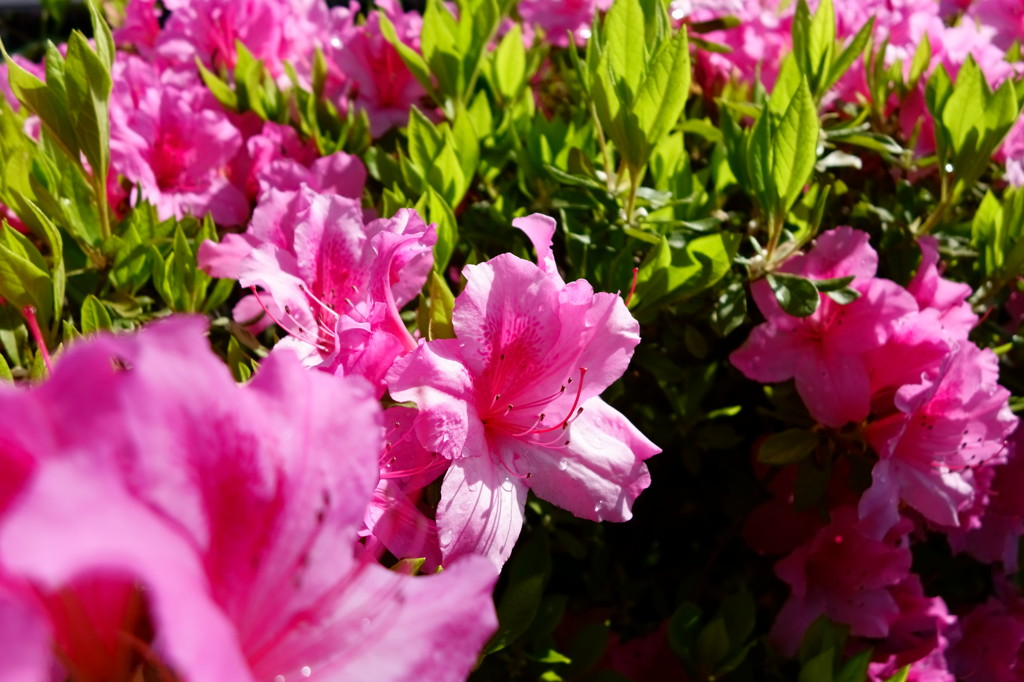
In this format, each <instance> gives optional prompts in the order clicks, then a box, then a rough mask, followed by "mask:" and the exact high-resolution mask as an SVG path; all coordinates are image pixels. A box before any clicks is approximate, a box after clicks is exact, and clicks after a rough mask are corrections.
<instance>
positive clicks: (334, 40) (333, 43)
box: [331, 36, 341, 49]
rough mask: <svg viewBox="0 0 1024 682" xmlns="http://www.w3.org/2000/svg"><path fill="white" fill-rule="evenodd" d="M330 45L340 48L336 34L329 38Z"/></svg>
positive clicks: (339, 41)
mask: <svg viewBox="0 0 1024 682" xmlns="http://www.w3.org/2000/svg"><path fill="white" fill-rule="evenodd" d="M331 47H333V48H336V49H341V38H339V37H337V36H335V37H333V38H331Z"/></svg>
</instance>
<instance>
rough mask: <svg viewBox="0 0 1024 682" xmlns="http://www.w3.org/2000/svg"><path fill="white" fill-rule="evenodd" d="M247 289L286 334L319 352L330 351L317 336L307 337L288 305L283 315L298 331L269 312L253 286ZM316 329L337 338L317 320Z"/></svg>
mask: <svg viewBox="0 0 1024 682" xmlns="http://www.w3.org/2000/svg"><path fill="white" fill-rule="evenodd" d="M249 289H250V290H251V291H252V293H253V296H255V297H256V302H257V303H259V304H260V307H261V308H263V312H265V313H266V314H267V317H269V318H270V319H271V320H273V321H274V324H276V325H277V326H278V327H280V328H281V329H283V330H285V331H286V332H287V333H288V334H290V335H292V336H294V337H295V338H297V339H298V340H299V341H302V342H303V343H308V344H309V345H311V346H313V347H314V348H316V349H317V350H319V351H320V352H321V353H330V352H332V349H331V348H330V347H329V346H327V345H326V344H323V343H321V342H320V339H319V338H317V339H316V340H310V339H309V337H308V336H307V335H306V328H305V327H303V326H302V324H301V323H299V321H298V320H297V319H295V316H294V315H292V314H291V310H290V309H289V308H288V306H285V309H284V312H285V315H287V319H288V320H290V321H291V322H292V323H294V324H295V326H296V327H298V329H299V331H298V332H296V331H295V330H294V329H292V328H289V326H288V325H286V324H285V323H284V322H282V321H281V320H280V319H278V317H277V316H276V315H274V314H273V313H272V312H270V308H268V307H267V305H266V304H265V303H264V302H263V298H261V297H260V292H259V291H258V290H257V289H256V287H255V286H251V287H249ZM317 329H319V330H322V331H327V332H328V333H329V334H330V335H331V336H333V337H334V338H337V335H336V334H334V332H333V331H331V330H329V329H328V328H327V327H326V326H325V325H321V324H320V323H319V322H318V323H317Z"/></svg>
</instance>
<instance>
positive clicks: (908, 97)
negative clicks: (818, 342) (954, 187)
mask: <svg viewBox="0 0 1024 682" xmlns="http://www.w3.org/2000/svg"><path fill="white" fill-rule="evenodd" d="M809 5H810V8H811V10H812V11H813V10H814V9H815V7H816V6H817V2H810V3H809ZM947 5H948V6H947ZM672 6H673V8H674V11H673V14H672V16H673V18H674V19H676V20H679V21H686V22H689V23H700V22H706V21H710V20H713V19H717V18H722V17H724V16H730V15H731V16H733V17H735V18H736V19H738V20H739V25H738V26H736V27H733V28H728V29H720V30H715V31H711V32H709V33H707V34H704V35H703V36H702V37H703V38H705V39H707V40H710V41H712V42H715V43H719V44H721V45H723V46H725V47H726V48H728V49H727V51H725V52H705V51H700V52H698V53H697V62H696V64H695V78H696V79H697V80H698V82H699V83H700V84H701V86H702V87H703V88H704V89H705V90H706V91H709V92H718V91H720V90H721V88H722V85H723V84H724V83H725V82H726V81H728V80H729V79H736V80H739V81H741V82H745V83H749V84H753V83H754V82H755V81H760V82H761V83H762V84H763V85H764V86H765V87H766V88H768V89H771V87H772V84H773V83H774V82H775V79H776V77H777V75H778V72H779V68H780V66H781V64H782V60H783V59H784V58H785V56H786V55H787V54H788V53H789V52H790V51H791V50H792V47H793V45H792V31H793V12H794V8H795V3H792V2H778V1H776V0H734V1H732V2H729V3H706V2H690V1H686V2H683V1H677V2H674V3H673V5H672ZM834 9H835V14H836V37H837V39H838V40H840V41H848V40H850V39H851V38H853V36H854V35H855V34H856V33H857V32H858V31H860V29H861V28H862V27H863V26H865V25H866V24H867V22H868V21H869V20H872V19H873V20H874V28H873V30H872V38H873V41H874V46H875V49H879V47H880V46H882V45H883V44H884V47H885V50H884V53H883V54H880V55H879V59H881V60H883V61H884V62H885V64H886V66H888V65H891V64H893V63H895V62H897V61H899V62H900V63H901V64H902V65H903V71H904V77H908V76H909V74H910V67H911V63H912V61H913V58H914V55H915V53H916V51H917V50H918V48H919V47H920V45H921V44H922V42H924V41H925V40H927V41H928V44H929V46H930V61H929V63H928V65H927V67H926V68H925V70H924V73H923V77H922V78H921V79H920V80H919V81H918V82H917V83H913V84H911V86H912V89H911V91H910V92H909V93H907V94H905V95H904V97H903V98H902V99H901V100H899V101H897V100H896V99H895V98H893V100H892V101H890V102H885V103H881V105H882V106H884V107H885V108H886V110H887V111H888V112H896V113H895V115H896V116H897V118H898V120H899V123H900V129H901V130H900V132H901V134H902V137H903V139H904V140H905V141H907V142H913V143H914V144H915V145H916V149H917V151H918V152H919V153H920V154H921V155H922V156H926V155H928V154H930V153H932V152H934V144H935V143H934V134H933V131H932V122H931V117H930V116H929V115H928V112H927V109H926V107H925V96H924V91H925V81H926V80H927V78H928V76H929V75H930V74H931V73H932V72H933V71H934V70H935V69H936V68H938V67H939V66H942V67H943V68H944V69H945V70H946V71H947V72H948V73H949V75H950V76H951V77H955V76H956V74H957V72H958V71H959V70H960V67H961V65H962V64H963V63H964V61H965V60H966V59H967V58H968V57H970V58H972V59H973V60H974V61H975V62H976V63H977V64H978V66H979V67H980V68H981V70H982V73H984V75H985V78H986V79H987V81H988V83H989V85H990V86H991V87H993V88H994V87H997V86H998V85H1000V84H1001V83H1002V82H1003V81H1004V80H1006V79H1007V78H1011V77H1017V76H1019V75H1020V74H1021V73H1022V71H1021V66H1020V64H1018V63H1011V62H1010V61H1008V58H1009V56H1008V52H1007V51H1008V50H1009V49H1010V47H1011V46H1012V45H1013V43H1014V41H1016V40H1021V39H1024V10H1022V9H1021V5H1020V3H1019V2H1017V1H1016V0H977V1H974V2H972V1H971V0H966V1H960V2H955V3H944V4H940V3H938V2H936V1H935V0H870V1H868V2H858V3H849V2H835V3H834ZM883 41H884V43H883ZM870 100H871V92H870V91H869V89H868V83H867V75H866V73H865V64H864V61H863V60H861V59H857V60H855V61H854V62H853V63H852V64H851V65H850V68H849V69H848V70H847V71H846V72H845V74H844V75H843V76H842V77H841V78H840V79H839V81H838V82H837V83H836V84H835V85H834V86H833V87H832V89H831V90H830V91H829V92H828V93H827V94H826V95H825V96H824V98H823V103H824V104H825V105H828V106H836V107H837V106H840V105H841V103H842V102H844V101H845V102H854V103H858V102H868V101H870ZM1022 140H1024V127H1022V125H1021V124H1020V123H1018V124H1017V125H1016V126H1015V127H1014V129H1013V130H1012V131H1011V133H1010V135H1009V136H1008V137H1007V139H1006V141H1005V143H1004V144H1003V146H1002V147H1001V148H1000V149H999V151H998V152H997V155H996V156H997V160H998V161H1000V162H1002V163H1005V164H1006V178H1007V180H1008V181H1009V182H1010V183H1011V184H1013V185H1015V186H1020V185H1022V184H1024V170H1022V168H1024V143H1022Z"/></svg>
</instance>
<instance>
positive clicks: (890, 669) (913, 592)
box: [869, 574, 956, 682]
mask: <svg viewBox="0 0 1024 682" xmlns="http://www.w3.org/2000/svg"><path fill="white" fill-rule="evenodd" d="M892 594H893V597H895V599H896V603H897V605H898V606H899V616H898V617H897V618H896V620H894V621H893V622H892V623H891V624H890V626H889V635H888V637H886V638H885V640H884V641H882V642H880V643H879V644H878V645H876V646H875V650H874V656H873V657H874V658H875V661H876V662H874V663H872V664H871V666H870V673H869V679H870V680H871V681H872V682H882V681H883V680H888V679H889V678H890V677H892V676H893V675H895V674H896V673H897V672H899V671H900V670H901V669H902V668H903V667H904V666H907V665H910V666H911V668H910V670H911V672H910V676H909V677H908V678H907V679H908V680H915V682H954V678H953V675H952V674H951V673H950V672H949V670H948V668H947V666H946V656H945V652H946V648H947V647H948V646H949V638H948V637H947V635H948V634H949V631H950V630H951V628H953V626H954V625H955V624H956V617H955V616H952V615H950V613H949V610H948V609H947V608H946V603H945V602H944V601H943V600H942V598H941V597H927V596H925V594H924V589H923V587H922V586H921V579H920V578H919V577H918V576H917V575H915V574H910V575H909V576H908V577H907V578H906V580H904V581H903V582H901V583H900V584H899V585H897V586H896V587H895V588H893V590H892Z"/></svg>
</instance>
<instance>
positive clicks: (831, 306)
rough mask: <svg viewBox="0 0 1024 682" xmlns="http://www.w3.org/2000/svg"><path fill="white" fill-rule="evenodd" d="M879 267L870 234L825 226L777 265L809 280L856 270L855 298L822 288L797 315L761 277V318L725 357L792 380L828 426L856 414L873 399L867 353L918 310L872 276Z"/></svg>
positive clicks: (769, 377)
mask: <svg viewBox="0 0 1024 682" xmlns="http://www.w3.org/2000/svg"><path fill="white" fill-rule="evenodd" d="M877 267H878V254H877V253H876V252H875V250H874V249H872V248H871V246H870V245H869V244H868V235H867V233H865V232H861V231H859V230H854V229H853V228H850V227H838V228H835V229H833V230H829V231H827V232H824V233H822V234H821V235H819V236H818V238H817V240H815V244H814V248H812V249H811V250H810V251H809V252H808V253H807V254H806V255H804V254H798V255H796V256H794V257H793V258H790V259H789V260H787V261H786V262H785V263H784V264H783V266H782V267H781V268H780V271H781V272H784V273H790V274H794V275H800V276H802V277H808V278H811V279H830V278H835V277H848V276H853V278H854V279H853V281H852V282H851V283H850V285H849V286H850V287H852V288H853V289H854V290H856V291H857V292H859V293H860V295H861V296H860V298H858V299H857V300H855V301H853V302H852V303H847V304H845V305H844V304H840V303H837V302H836V301H833V300H832V299H830V298H829V297H828V296H826V295H825V294H821V302H820V304H819V306H818V309H817V310H816V311H815V312H814V314H812V315H810V316H808V317H803V318H798V317H793V316H791V315H789V314H787V313H785V312H784V311H783V310H782V308H781V307H780V306H779V304H778V301H776V300H775V295H774V294H773V293H772V291H771V288H770V287H769V285H768V283H767V282H766V281H764V280H763V279H762V280H758V281H757V282H755V283H754V285H753V294H754V300H755V301H756V302H757V307H758V308H759V309H760V310H761V312H762V313H763V314H764V316H765V318H766V321H765V322H764V323H763V324H761V325H758V326H757V327H755V328H754V330H753V331H752V332H751V334H750V337H749V338H748V339H747V340H746V342H745V343H744V344H743V346H742V347H740V348H739V349H738V350H736V351H735V352H734V353H733V354H732V355H731V356H730V358H729V359H730V361H731V362H732V363H733V364H734V365H735V366H736V367H737V368H738V369H739V370H740V371H742V372H743V373H744V374H745V375H746V376H747V377H749V378H751V379H754V380H755V381H760V382H763V383H771V382H779V381H786V380H788V379H795V380H796V389H797V391H798V392H799V394H800V397H801V398H802V399H803V401H804V405H806V406H807V409H808V411H810V413H811V416H812V417H814V418H815V419H817V420H818V421H819V422H821V423H822V424H825V425H826V426H832V427H839V426H842V425H843V424H846V423H847V422H851V421H853V422H858V421H861V420H862V419H864V418H865V417H867V416H868V413H869V409H870V402H871V372H870V368H869V367H868V365H867V363H866V356H867V354H868V353H869V352H870V351H872V350H876V349H878V348H880V347H882V345H883V344H885V343H886V341H887V339H888V338H889V337H890V336H891V335H892V333H893V329H894V327H895V324H896V322H897V320H899V319H900V318H901V317H903V316H904V315H906V314H907V313H910V312H916V310H917V304H916V302H915V301H914V299H913V297H912V296H911V295H910V294H909V293H908V292H907V291H906V290H904V289H903V288H902V287H900V286H899V285H898V284H896V283H895V282H890V281H888V280H884V279H880V278H877V277H875V271H876V269H877Z"/></svg>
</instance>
